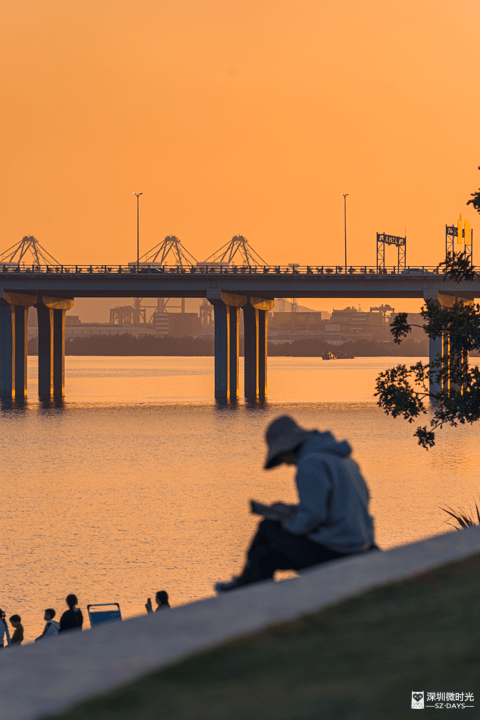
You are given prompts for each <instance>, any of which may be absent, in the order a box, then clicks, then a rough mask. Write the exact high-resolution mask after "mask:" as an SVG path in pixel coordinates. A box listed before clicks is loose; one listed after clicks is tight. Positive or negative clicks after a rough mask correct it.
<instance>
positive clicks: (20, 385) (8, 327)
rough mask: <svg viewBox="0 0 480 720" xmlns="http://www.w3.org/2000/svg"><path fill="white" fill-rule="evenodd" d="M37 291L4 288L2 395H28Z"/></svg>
mask: <svg viewBox="0 0 480 720" xmlns="http://www.w3.org/2000/svg"><path fill="white" fill-rule="evenodd" d="M36 299H37V296H36V295H23V294H21V293H14V292H8V291H5V290H0V397H1V398H4V399H10V400H15V399H17V400H22V399H24V398H25V397H26V396H27V355H28V334H27V333H28V319H27V318H28V308H29V307H31V306H32V305H33V304H34V303H35V302H36Z"/></svg>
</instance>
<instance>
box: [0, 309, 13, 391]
mask: <svg viewBox="0 0 480 720" xmlns="http://www.w3.org/2000/svg"><path fill="white" fill-rule="evenodd" d="M0 397H2V398H8V399H12V400H13V399H14V398H15V307H14V306H13V305H10V304H9V303H8V302H6V301H5V300H3V299H2V300H0Z"/></svg>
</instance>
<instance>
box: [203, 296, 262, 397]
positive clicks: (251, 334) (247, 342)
mask: <svg viewBox="0 0 480 720" xmlns="http://www.w3.org/2000/svg"><path fill="white" fill-rule="evenodd" d="M207 298H208V300H209V301H210V302H211V303H212V305H213V307H214V318H215V397H216V399H217V400H236V399H237V398H238V396H239V345H240V343H239V338H240V335H239V329H240V308H243V319H244V346H245V351H244V354H245V385H244V389H245V397H246V398H248V399H250V400H252V399H253V400H255V399H257V398H260V399H264V398H266V396H267V328H268V319H267V318H268V311H269V310H271V309H272V308H273V306H274V300H264V299H263V298H256V297H252V296H246V295H234V294H232V293H224V292H221V291H220V290H218V291H217V290H215V291H209V292H208V293H207Z"/></svg>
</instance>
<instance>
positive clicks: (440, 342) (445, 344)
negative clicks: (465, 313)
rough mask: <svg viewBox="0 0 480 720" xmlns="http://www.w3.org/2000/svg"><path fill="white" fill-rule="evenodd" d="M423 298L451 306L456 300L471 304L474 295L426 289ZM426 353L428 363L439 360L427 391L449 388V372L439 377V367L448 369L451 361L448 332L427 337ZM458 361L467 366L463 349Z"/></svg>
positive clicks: (466, 358)
mask: <svg viewBox="0 0 480 720" xmlns="http://www.w3.org/2000/svg"><path fill="white" fill-rule="evenodd" d="M424 299H425V300H430V301H432V302H434V303H435V304H436V305H437V307H443V308H448V307H453V305H454V304H455V303H456V302H459V301H461V302H463V303H464V304H465V305H471V304H472V303H473V302H474V297H473V296H472V295H471V294H469V293H461V294H460V293H450V292H440V291H433V292H432V291H427V292H425V293H424ZM428 354H429V358H428V361H429V363H430V364H431V363H433V362H434V361H436V360H441V363H442V364H441V368H439V372H438V373H437V374H432V375H431V377H430V386H429V391H430V394H431V395H437V394H438V393H440V392H442V391H448V390H450V387H451V386H450V377H449V373H448V375H447V377H443V378H442V377H440V370H441V369H445V368H447V369H448V364H449V362H450V361H451V358H450V336H449V333H448V332H444V333H442V335H441V336H439V337H437V338H429V343H428ZM459 362H461V363H464V364H465V365H466V366H467V367H468V352H466V351H464V352H462V353H461V358H459Z"/></svg>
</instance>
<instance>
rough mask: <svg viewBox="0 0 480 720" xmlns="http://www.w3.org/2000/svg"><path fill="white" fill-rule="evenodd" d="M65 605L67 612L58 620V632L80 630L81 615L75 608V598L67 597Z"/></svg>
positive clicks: (81, 624)
mask: <svg viewBox="0 0 480 720" xmlns="http://www.w3.org/2000/svg"><path fill="white" fill-rule="evenodd" d="M66 603H67V605H68V610H65V612H64V613H63V615H62V617H61V618H60V630H59V632H65V631H66V630H81V629H82V626H83V615H82V611H81V610H80V608H78V607H77V605H78V598H77V596H76V595H67V597H66Z"/></svg>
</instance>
